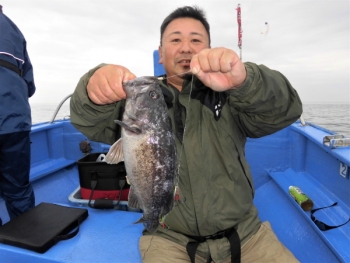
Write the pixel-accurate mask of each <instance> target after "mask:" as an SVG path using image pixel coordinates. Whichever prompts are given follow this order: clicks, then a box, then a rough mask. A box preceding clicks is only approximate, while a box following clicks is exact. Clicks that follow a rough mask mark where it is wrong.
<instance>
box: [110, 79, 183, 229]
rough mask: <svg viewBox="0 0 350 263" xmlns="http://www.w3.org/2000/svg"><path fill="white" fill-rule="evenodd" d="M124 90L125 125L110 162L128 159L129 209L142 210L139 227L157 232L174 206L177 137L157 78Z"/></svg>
mask: <svg viewBox="0 0 350 263" xmlns="http://www.w3.org/2000/svg"><path fill="white" fill-rule="evenodd" d="M123 88H124V91H125V93H126V105H125V111H124V115H123V121H116V123H118V124H119V125H121V126H122V127H123V129H122V136H121V139H120V140H118V141H117V142H116V143H115V144H113V146H112V147H111V149H110V151H109V153H108V154H107V156H106V161H107V162H109V163H117V162H119V161H121V160H122V159H123V157H124V162H125V168H126V172H127V177H128V181H129V182H130V192H129V201H128V206H129V207H131V208H141V209H142V210H143V217H142V218H141V219H140V220H138V221H137V222H136V223H143V224H144V226H145V227H146V229H147V230H148V231H150V232H154V231H156V229H157V227H158V225H159V222H160V220H161V219H162V218H163V217H164V216H165V215H167V214H168V213H169V212H170V211H171V209H172V208H173V204H174V192H175V183H176V180H177V178H176V174H177V173H176V148H175V137H174V134H173V131H172V128H171V120H170V118H169V114H168V109H167V106H166V103H165V101H164V97H163V93H162V91H161V88H160V85H159V80H158V79H157V78H155V77H139V78H136V79H134V80H130V81H127V82H125V83H123ZM121 155H123V157H122V156H121ZM116 156H118V157H117V158H116Z"/></svg>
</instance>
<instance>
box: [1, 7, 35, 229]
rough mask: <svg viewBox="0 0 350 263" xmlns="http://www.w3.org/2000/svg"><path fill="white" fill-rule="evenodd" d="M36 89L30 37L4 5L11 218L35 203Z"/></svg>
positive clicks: (4, 119)
mask: <svg viewBox="0 0 350 263" xmlns="http://www.w3.org/2000/svg"><path fill="white" fill-rule="evenodd" d="M34 92H35V84H34V79H33V67H32V64H31V62H30V59H29V56H28V53H27V50H26V40H25V38H24V36H23V34H22V33H21V31H20V30H19V29H18V27H17V26H16V25H15V24H14V23H13V22H12V21H11V20H10V19H9V18H8V17H7V16H6V15H4V14H3V12H2V6H1V5H0V193H1V196H2V198H3V199H4V200H5V203H6V208H7V211H8V213H9V217H10V219H13V218H15V217H17V216H19V215H20V214H22V213H24V212H26V211H27V210H29V209H31V208H33V207H34V203H35V200H34V199H35V198H34V192H33V188H32V186H31V183H30V182H29V173H30V138H29V132H30V130H31V125H32V122H31V111H30V106H29V101H28V98H29V97H31V96H32V95H33V94H34ZM1 223H2V222H1V219H0V225H1Z"/></svg>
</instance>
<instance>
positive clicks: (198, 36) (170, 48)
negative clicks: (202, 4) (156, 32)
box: [158, 18, 209, 81]
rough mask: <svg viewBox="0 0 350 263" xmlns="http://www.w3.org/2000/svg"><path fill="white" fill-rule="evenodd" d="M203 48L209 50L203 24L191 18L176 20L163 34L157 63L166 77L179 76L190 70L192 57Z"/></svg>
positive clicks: (207, 37)
mask: <svg viewBox="0 0 350 263" xmlns="http://www.w3.org/2000/svg"><path fill="white" fill-rule="evenodd" d="M205 48H209V36H208V33H207V31H206V30H205V27H204V26H203V24H202V23H201V22H200V21H198V20H196V19H193V18H177V19H175V20H173V21H171V22H170V23H169V25H168V26H167V27H166V29H165V31H164V33H163V37H162V45H161V46H159V49H158V51H159V56H160V59H159V63H160V64H163V66H164V68H165V71H166V74H167V76H173V75H175V74H180V73H183V72H186V71H189V70H190V62H191V58H192V56H193V55H195V54H197V53H198V52H199V51H201V50H202V49H205ZM169 80H170V79H169ZM173 80H174V81H175V79H173ZM178 81H179V80H178Z"/></svg>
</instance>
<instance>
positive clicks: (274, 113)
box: [227, 62, 302, 138]
mask: <svg viewBox="0 0 350 263" xmlns="http://www.w3.org/2000/svg"><path fill="white" fill-rule="evenodd" d="M245 67H246V70H247V78H246V80H245V82H244V83H243V85H242V86H241V87H240V88H239V89H237V90H230V91H227V93H228V94H229V96H228V98H229V100H228V102H229V105H230V106H231V109H232V110H231V111H232V112H233V113H234V114H238V116H239V120H240V123H241V125H242V128H243V130H244V132H245V134H246V136H248V137H251V138H258V137H262V136H265V135H269V134H272V133H274V132H277V131H279V130H281V129H283V128H285V127H287V126H288V125H290V124H292V123H293V122H295V121H296V120H297V119H298V118H299V117H300V115H301V114H302V103H301V100H300V98H299V96H298V93H297V92H296V90H295V89H294V88H293V87H292V85H291V84H290V83H289V81H288V80H287V78H286V77H285V76H283V75H282V74H281V73H280V72H278V71H275V70H271V69H269V68H267V67H266V66H264V65H259V66H258V65H256V64H254V63H250V62H246V63H245Z"/></svg>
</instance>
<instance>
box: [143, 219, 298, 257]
mask: <svg viewBox="0 0 350 263" xmlns="http://www.w3.org/2000/svg"><path fill="white" fill-rule="evenodd" d="M140 252H141V257H142V262H143V263H191V261H190V258H189V256H188V254H187V251H186V248H185V247H183V246H180V245H179V244H177V243H174V242H172V241H170V240H168V239H165V238H162V237H159V236H151V235H147V236H142V237H141V238H140ZM206 262H207V260H206V259H205V258H202V257H200V256H198V255H196V263H206ZM230 262H231V257H229V258H227V259H226V260H224V261H223V262H222V263H230ZM253 262H259V263H265V262H266V263H272V262H276V263H277V262H278V263H283V262H288V263H289V262H292V263H294V262H299V261H298V260H297V259H296V258H295V257H294V256H293V254H292V253H291V252H290V251H289V250H288V249H287V248H286V247H285V246H284V245H283V244H282V243H281V242H280V241H279V240H278V239H277V237H276V235H275V233H274V232H273V230H272V229H271V226H270V223H269V222H264V223H262V225H261V227H260V228H259V230H258V232H257V233H256V234H255V235H254V236H252V237H251V238H250V239H249V240H248V241H247V242H246V243H245V244H244V245H243V246H242V248H241V263H253Z"/></svg>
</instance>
